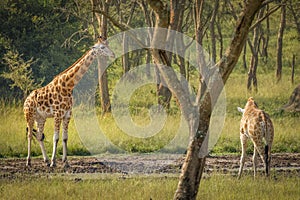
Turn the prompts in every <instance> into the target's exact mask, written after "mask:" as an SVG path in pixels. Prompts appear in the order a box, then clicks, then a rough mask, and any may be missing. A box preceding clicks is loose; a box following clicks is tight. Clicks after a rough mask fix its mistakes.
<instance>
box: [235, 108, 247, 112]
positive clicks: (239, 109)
mask: <svg viewBox="0 0 300 200" xmlns="http://www.w3.org/2000/svg"><path fill="white" fill-rule="evenodd" d="M237 109H238V111H239V112H241V113H244V112H245V109H243V108H241V107H237Z"/></svg>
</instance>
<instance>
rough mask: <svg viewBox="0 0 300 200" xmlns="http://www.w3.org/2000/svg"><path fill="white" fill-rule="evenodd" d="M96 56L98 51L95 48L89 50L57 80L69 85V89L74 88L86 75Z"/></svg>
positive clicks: (66, 85) (64, 85) (65, 85)
mask: <svg viewBox="0 0 300 200" xmlns="http://www.w3.org/2000/svg"><path fill="white" fill-rule="evenodd" d="M95 58H96V53H95V52H94V51H93V50H89V51H88V52H86V53H85V54H84V55H83V56H82V57H81V58H80V59H78V60H77V61H76V62H75V63H74V64H73V65H71V66H70V67H69V68H67V69H66V70H65V71H63V72H62V73H60V74H59V75H58V76H57V77H56V78H57V79H58V80H57V81H58V82H59V83H61V85H62V86H63V87H67V88H68V89H69V90H73V88H74V87H75V86H76V85H77V84H78V83H79V81H80V80H81V79H82V77H83V76H84V75H85V73H86V72H87V70H88V69H89V67H90V65H91V64H92V63H93V61H94V59H95Z"/></svg>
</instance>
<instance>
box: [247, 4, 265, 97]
mask: <svg viewBox="0 0 300 200" xmlns="http://www.w3.org/2000/svg"><path fill="white" fill-rule="evenodd" d="M263 14H264V9H261V10H260V11H259V13H258V16H257V18H258V19H261V18H262V16H263ZM261 29H262V27H261V24H260V22H259V23H258V24H257V25H256V26H255V28H254V30H253V32H254V33H253V39H252V43H251V41H250V39H249V40H248V44H249V46H250V49H251V53H252V56H251V59H250V65H249V71H248V81H247V89H248V90H249V91H251V90H252V86H253V88H254V91H255V92H257V90H258V86H257V78H256V70H257V66H258V52H259V46H260V45H259V44H260V40H259V38H260V35H261V34H262V31H261Z"/></svg>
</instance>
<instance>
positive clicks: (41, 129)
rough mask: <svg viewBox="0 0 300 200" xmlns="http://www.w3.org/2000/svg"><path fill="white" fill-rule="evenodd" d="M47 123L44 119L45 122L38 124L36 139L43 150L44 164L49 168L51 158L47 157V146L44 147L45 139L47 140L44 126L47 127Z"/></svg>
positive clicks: (41, 121)
mask: <svg viewBox="0 0 300 200" xmlns="http://www.w3.org/2000/svg"><path fill="white" fill-rule="evenodd" d="M45 122H46V120H44V119H43V120H40V121H39V122H38V123H37V128H38V131H37V135H36V138H37V140H38V141H39V144H40V147H41V150H42V154H43V158H44V162H45V163H46V164H47V166H48V165H49V158H48V156H47V153H46V149H45V146H44V139H45V135H44V126H45Z"/></svg>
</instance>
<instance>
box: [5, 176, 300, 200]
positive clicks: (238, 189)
mask: <svg viewBox="0 0 300 200" xmlns="http://www.w3.org/2000/svg"><path fill="white" fill-rule="evenodd" d="M77 176H78V177H77ZM77 176H76V175H75V176H71V177H69V176H64V177H61V176H60V177H55V176H54V177H50V176H48V177H47V178H46V177H42V178H41V177H39V178H37V177H33V176H31V177H30V178H26V177H25V178H24V177H23V178H22V179H21V178H19V179H13V180H7V179H0V191H1V196H0V199H124V200H126V199H147V200H148V199H172V198H173V195H174V192H175V190H176V187H177V183H178V179H177V178H172V177H168V176H165V177H161V176H159V177H157V176H151V177H148V176H147V177H133V178H119V177H118V175H112V176H106V175H105V176H103V177H105V178H101V176H100V177H99V175H98V176H97V175H94V176H90V177H88V176H89V175H83V176H82V175H80V176H79V175H77ZM299 187H300V181H299V178H298V177H297V176H294V177H291V176H288V177H286V176H284V175H280V176H277V177H276V178H272V179H270V180H269V179H266V178H264V177H258V178H256V179H255V180H253V177H252V176H244V177H243V178H242V179H241V180H237V179H236V177H232V176H228V175H218V174H214V175H212V176H211V177H209V178H205V179H204V180H203V181H202V182H201V185H200V188H199V192H198V199H208V200H209V199H220V200H223V199H246V200H247V199H251V200H252V199H298V198H299V196H300V190H299Z"/></svg>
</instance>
